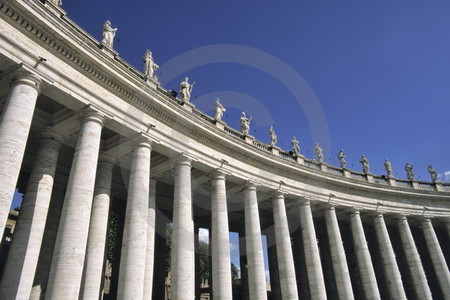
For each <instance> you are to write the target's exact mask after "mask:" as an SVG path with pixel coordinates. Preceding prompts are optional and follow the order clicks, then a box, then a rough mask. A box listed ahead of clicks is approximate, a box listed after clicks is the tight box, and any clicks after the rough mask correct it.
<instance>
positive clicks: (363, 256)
mask: <svg viewBox="0 0 450 300" xmlns="http://www.w3.org/2000/svg"><path fill="white" fill-rule="evenodd" d="M350 227H351V230H352V235H353V245H354V246H355V252H356V260H357V262H358V268H359V274H360V276H361V283H362V288H363V290H364V295H365V297H366V299H373V300H378V299H380V298H381V297H380V291H379V290H378V285H377V278H376V276H375V271H374V269H373V265H372V258H371V257H370V252H369V247H368V246H367V240H366V235H365V234H364V228H363V224H362V222H361V216H360V213H359V210H354V211H352V212H351V214H350Z"/></svg>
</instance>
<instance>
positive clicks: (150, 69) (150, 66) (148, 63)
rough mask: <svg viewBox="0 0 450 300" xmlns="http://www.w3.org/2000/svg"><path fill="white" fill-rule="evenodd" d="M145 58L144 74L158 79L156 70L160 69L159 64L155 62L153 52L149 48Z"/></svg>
mask: <svg viewBox="0 0 450 300" xmlns="http://www.w3.org/2000/svg"><path fill="white" fill-rule="evenodd" d="M143 60H144V76H146V77H150V78H155V79H156V76H155V75H154V73H155V71H156V70H158V69H159V66H158V65H157V64H155V62H154V61H153V56H152V52H151V51H150V50H148V49H147V51H145V54H144V57H143Z"/></svg>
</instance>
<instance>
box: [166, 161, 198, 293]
mask: <svg viewBox="0 0 450 300" xmlns="http://www.w3.org/2000/svg"><path fill="white" fill-rule="evenodd" d="M174 179H175V183H174V184H175V189H174V196H173V197H174V199H173V229H172V253H171V255H172V256H171V257H172V267H171V273H172V286H171V299H176V300H180V299H194V297H195V288H194V284H195V278H194V277H195V276H193V274H194V272H195V268H194V265H195V263H194V221H193V215H192V195H191V160H190V159H189V158H187V157H185V156H181V157H179V158H178V159H177V160H176V162H175V178H174Z"/></svg>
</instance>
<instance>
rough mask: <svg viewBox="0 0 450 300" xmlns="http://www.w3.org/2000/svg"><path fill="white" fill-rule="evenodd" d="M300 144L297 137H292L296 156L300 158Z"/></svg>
mask: <svg viewBox="0 0 450 300" xmlns="http://www.w3.org/2000/svg"><path fill="white" fill-rule="evenodd" d="M299 143H300V142H299V141H298V140H297V138H296V137H295V136H294V137H292V140H291V145H292V150H293V152H294V155H295V156H300V146H299V145H298V144H299Z"/></svg>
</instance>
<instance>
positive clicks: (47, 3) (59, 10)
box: [44, 0, 67, 17]
mask: <svg viewBox="0 0 450 300" xmlns="http://www.w3.org/2000/svg"><path fill="white" fill-rule="evenodd" d="M44 4H45V6H46V7H47V8H48V10H49V11H51V12H52V14H54V15H56V16H58V17H62V16H65V15H66V14H67V13H66V11H65V10H64V9H62V8H61V6H59V5H56V4H53V2H51V1H48V0H47V1H45V2H44Z"/></svg>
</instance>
